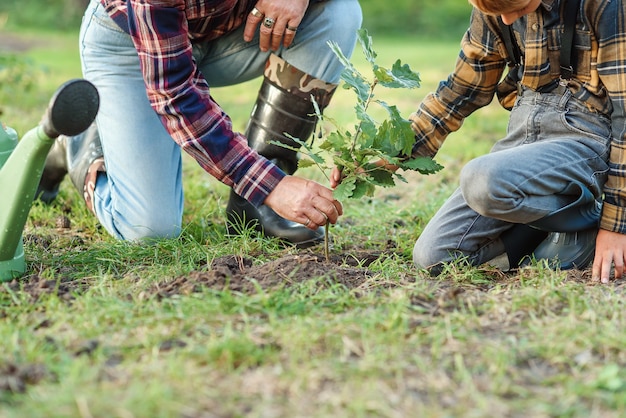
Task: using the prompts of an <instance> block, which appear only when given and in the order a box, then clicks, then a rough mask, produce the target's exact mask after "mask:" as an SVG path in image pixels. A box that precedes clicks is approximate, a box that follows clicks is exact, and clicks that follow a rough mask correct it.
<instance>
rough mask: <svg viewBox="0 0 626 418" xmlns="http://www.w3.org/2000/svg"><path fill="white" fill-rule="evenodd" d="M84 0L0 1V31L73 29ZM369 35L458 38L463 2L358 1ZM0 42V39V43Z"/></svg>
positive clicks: (465, 16) (465, 11) (465, 9)
mask: <svg viewBox="0 0 626 418" xmlns="http://www.w3.org/2000/svg"><path fill="white" fill-rule="evenodd" d="M87 1H88V0H2V1H0V30H2V29H6V30H16V29H18V28H21V29H37V30H75V29H76V28H77V27H78V25H79V24H80V19H81V16H82V13H83V10H84V8H85V5H86V4H87ZM360 3H361V6H362V8H363V16H364V24H363V26H364V27H365V28H367V29H368V31H369V32H370V33H371V34H373V35H376V34H383V33H384V34H385V35H392V36H393V35H397V36H400V35H403V36H416V37H419V38H421V39H422V40H423V39H429V38H430V39H447V40H450V39H457V38H458V39H460V37H461V35H462V34H463V32H464V31H465V29H466V27H467V24H468V22H469V14H470V10H471V7H470V5H469V3H468V2H467V1H466V0H439V1H432V0H393V1H380V0H361V1H360ZM0 42H1V40H0Z"/></svg>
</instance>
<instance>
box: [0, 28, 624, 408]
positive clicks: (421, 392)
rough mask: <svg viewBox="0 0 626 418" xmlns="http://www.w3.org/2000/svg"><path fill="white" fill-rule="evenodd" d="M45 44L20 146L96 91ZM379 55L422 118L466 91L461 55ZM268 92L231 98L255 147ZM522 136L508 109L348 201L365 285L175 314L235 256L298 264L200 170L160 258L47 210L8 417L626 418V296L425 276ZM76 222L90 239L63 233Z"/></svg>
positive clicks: (555, 278)
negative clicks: (42, 121)
mask: <svg viewBox="0 0 626 418" xmlns="http://www.w3.org/2000/svg"><path fill="white" fill-rule="evenodd" d="M38 36H39V35H38ZM45 39H46V40H47V42H48V44H47V46H46V47H45V48H42V49H31V50H28V51H27V52H26V55H25V56H26V57H28V58H29V59H30V60H32V61H30V62H31V63H32V64H29V65H33V66H34V68H43V70H42V73H41V74H40V75H39V76H38V77H40V78H38V79H37V83H36V88H33V89H32V90H30V91H28V92H27V93H26V94H23V95H13V96H12V97H11V100H9V101H8V102H6V103H2V104H1V105H0V108H1V109H2V110H3V112H4V113H3V114H2V116H1V117H2V120H3V121H4V122H6V123H8V124H9V125H11V126H13V127H15V128H16V129H18V131H20V132H24V131H25V130H26V129H29V127H32V126H34V125H35V124H36V123H37V122H38V120H39V117H40V115H41V112H42V111H43V109H45V105H46V103H47V98H48V97H49V96H50V94H52V92H53V91H54V89H55V88H56V86H57V85H59V84H60V83H62V82H63V81H64V80H65V79H67V78H73V77H75V76H78V75H79V73H77V71H78V66H79V64H78V61H77V60H76V56H75V46H74V44H75V37H74V36H73V35H58V34H46V36H45ZM374 42H375V47H376V50H377V51H378V52H379V54H380V58H379V62H380V63H381V64H384V63H386V62H393V61H395V59H396V58H398V57H401V58H402V60H403V62H408V63H409V64H410V65H411V66H412V67H413V68H414V69H416V70H418V71H419V72H420V73H421V75H422V78H423V86H422V88H421V89H419V90H417V91H414V92H412V93H411V94H406V93H402V94H401V95H399V96H395V97H387V96H385V100H387V101H388V102H390V103H394V104H397V105H398V107H399V108H400V109H401V110H402V111H403V112H404V113H406V114H408V113H410V112H412V111H413V110H414V108H415V107H416V106H417V104H418V103H419V100H420V99H421V97H423V96H424V95H425V94H426V93H427V92H428V91H430V90H432V89H433V88H434V87H435V86H436V85H437V83H438V81H439V80H440V79H442V78H444V77H445V76H446V75H447V72H448V71H449V69H451V68H452V65H453V63H454V59H455V55H456V49H457V46H458V45H457V43H439V44H436V43H423V44H422V43H420V42H419V40H415V39H392V38H389V39H375V40H374ZM73 48H74V49H73ZM56 51H58V53H57V52H56ZM71 51H74V52H71ZM61 52H62V55H60V54H61ZM356 55H358V53H357V54H356ZM59 57H63V58H62V59H60V58H59ZM356 58H358V57H355V59H356ZM61 61H62V62H63V63H64V64H63V65H62V62H61ZM256 86H257V83H255V82H251V83H246V85H242V86H236V87H233V88H229V89H215V91H214V92H213V93H214V96H215V97H216V98H218V100H219V101H220V103H221V104H222V105H223V106H224V107H225V108H226V110H227V111H228V112H230V113H231V114H232V116H233V121H234V123H235V126H237V127H238V128H239V129H242V127H243V126H244V124H245V121H246V117H247V112H248V110H247V108H249V107H250V105H251V103H252V101H253V100H254V96H255V92H256V88H257V87H256ZM390 93H391V92H390ZM350 94H351V93H350V92H348V91H340V92H339V93H338V95H337V97H336V100H335V101H334V102H333V104H332V105H331V108H330V109H329V111H328V112H332V113H333V117H335V118H336V119H339V120H341V119H340V118H345V122H346V123H350V121H351V119H350V116H351V115H352V114H353V111H352V109H351V107H352V103H353V101H352V98H351V96H350ZM379 94H380V95H381V96H383V95H385V94H386V92H381V93H379ZM505 127H506V114H505V113H504V112H503V111H501V110H500V109H498V108H497V107H496V106H494V105H492V106H489V107H488V108H485V109H483V110H481V111H480V112H478V114H476V115H474V116H472V117H471V118H470V119H469V120H468V121H467V122H466V124H465V126H464V128H463V130H462V132H461V133H457V134H453V135H452V136H451V137H450V139H449V141H448V142H447V143H446V144H445V146H444V148H443V149H442V150H441V152H440V154H439V156H438V161H439V162H440V163H442V164H443V165H444V166H445V167H446V168H445V169H444V171H443V172H441V173H439V174H437V175H436V176H429V177H417V176H411V177H410V178H409V183H408V184H406V185H400V186H398V187H397V188H395V189H390V190H383V191H381V192H380V194H379V195H377V196H376V198H374V199H361V200H359V201H348V202H344V206H345V209H346V214H345V216H344V217H343V219H342V220H341V222H340V223H339V224H338V225H336V226H334V227H333V228H332V231H331V232H332V234H333V236H334V249H333V251H334V252H336V253H338V254H340V253H342V252H346V253H350V251H352V250H353V249H354V248H355V246H358V247H359V248H362V249H365V250H368V251H372V252H376V251H379V252H381V253H382V256H381V257H379V258H378V260H376V261H374V262H373V263H372V264H371V265H369V266H368V272H369V273H368V275H367V276H366V277H365V278H364V280H363V281H361V282H360V283H359V284H358V285H355V286H349V285H345V284H342V283H338V282H335V281H333V280H332V278H329V277H326V276H324V275H320V276H319V277H314V278H311V279H309V280H298V277H297V276H298V274H301V273H302V272H298V271H296V272H292V273H291V274H292V275H291V276H288V277H286V278H285V284H284V285H283V286H278V287H276V288H272V289H267V288H264V287H263V286H261V284H260V283H258V290H257V291H255V292H241V291H236V290H232V289H230V288H228V286H226V285H224V286H223V287H216V286H204V287H203V286H199V287H198V288H194V289H192V290H190V291H186V292H179V293H176V294H172V295H166V296H164V294H163V292H162V291H163V289H165V288H166V287H167V286H168V285H170V284H171V283H172V282H174V281H176V279H178V278H181V277H187V276H189V277H192V276H191V275H192V274H194V272H198V271H202V270H206V269H207V265H208V264H210V263H211V262H212V261H214V260H217V259H219V258H220V257H223V256H225V255H231V254H234V255H237V256H239V257H248V258H249V259H251V263H253V265H255V266H261V265H263V264H264V263H267V262H270V261H272V260H276V259H278V258H280V257H282V256H284V255H285V254H297V253H298V252H297V251H295V250H285V249H283V248H282V247H280V246H279V245H277V243H276V242H274V241H272V240H267V239H260V238H258V237H255V236H253V235H244V236H241V237H234V238H225V237H224V232H225V225H224V219H225V216H224V208H225V205H226V199H227V198H228V189H227V188H226V187H225V186H223V185H221V184H219V183H218V182H217V181H215V180H213V179H211V178H209V177H208V176H207V175H206V174H205V173H203V172H202V171H201V170H200V169H199V168H198V167H197V165H196V164H195V163H193V162H192V161H191V160H189V159H187V160H186V161H185V191H186V211H185V225H186V229H185V231H184V233H183V234H182V236H181V237H180V238H179V239H174V240H166V241H162V242H159V243H157V244H155V245H152V246H139V245H134V244H130V243H124V242H116V241H114V240H113V239H111V238H110V237H108V236H107V235H106V233H104V232H103V231H102V230H101V229H100V228H99V227H98V225H97V223H96V222H95V220H94V219H93V218H92V217H91V216H89V214H88V213H87V211H86V210H85V209H84V206H83V205H82V204H81V202H80V197H79V195H78V193H77V192H75V191H74V190H73V189H72V187H71V185H70V183H69V181H67V180H66V183H64V185H63V187H62V191H61V195H60V196H59V199H58V200H57V201H56V202H55V203H54V204H53V205H51V206H44V205H41V204H35V205H34V206H33V208H32V210H31V214H30V218H29V221H28V223H27V225H26V227H25V231H24V237H25V249H26V254H27V262H28V267H29V270H28V272H27V274H26V275H25V276H24V277H23V278H22V279H21V280H19V281H16V282H14V283H5V284H4V285H2V287H3V289H2V290H1V291H0V309H1V312H0V315H1V317H2V321H0V353H1V354H0V416H2V417H41V416H46V417H100V416H106V417H111V416H119V417H133V416H134V417H173V416H178V417H240V416H246V417H413V416H415V417H460V416H463V417H494V416H501V417H598V418H599V417H602V418H604V417H620V416H624V414H626V372H625V371H624V370H626V369H625V368H624V366H625V365H626V355H625V354H624V350H623V347H624V345H625V344H626V334H624V331H623V330H624V329H626V323H625V322H626V318H625V314H624V309H623V308H624V282H623V281H618V282H615V283H612V284H611V285H608V286H597V285H592V284H590V283H588V282H586V281H585V277H586V276H584V274H583V272H570V273H568V274H566V273H565V272H554V271H551V270H549V269H547V268H545V267H544V266H542V265H533V266H532V267H529V268H526V269H523V270H521V271H520V272H518V273H517V274H512V275H504V274H501V273H499V272H497V271H495V270H492V269H489V268H482V269H479V268H468V267H466V266H463V265H462V263H459V264H458V265H452V266H450V267H449V268H448V269H447V270H446V271H445V272H444V273H443V274H442V275H441V276H439V277H437V278H430V277H427V276H426V275H424V274H423V272H420V271H416V270H415V268H414V267H413V266H412V263H411V260H410V257H411V251H412V247H413V243H414V241H415V239H416V238H417V236H418V235H419V233H420V231H421V228H423V226H424V224H425V222H426V221H427V220H428V219H429V218H430V216H432V214H433V213H434V212H435V210H436V209H437V207H438V206H439V205H440V204H441V203H442V202H443V200H444V199H445V198H446V197H447V196H448V194H449V193H450V192H451V191H452V190H453V188H454V187H455V186H456V176H457V174H458V170H459V169H460V167H461V166H462V165H463V163H464V162H466V161H467V160H468V159H470V158H472V157H473V156H475V155H479V154H482V153H484V152H487V151H488V150H489V148H490V146H491V144H492V143H493V142H494V141H495V140H496V139H497V138H498V137H499V136H500V135H501V134H502V133H503V131H504V129H505ZM303 175H307V176H311V177H313V178H316V176H319V173H316V172H315V171H314V170H311V171H305V172H304V173H303ZM320 180H321V179H320ZM60 216H68V217H69V218H70V219H71V222H72V226H71V229H69V230H68V229H59V228H57V227H56V220H57V219H58V218H59V217H60ZM193 277H198V280H199V279H200V278H201V277H200V276H193ZM192 284H193V283H192Z"/></svg>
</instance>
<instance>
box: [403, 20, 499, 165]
mask: <svg viewBox="0 0 626 418" xmlns="http://www.w3.org/2000/svg"><path fill="white" fill-rule="evenodd" d="M505 66H506V61H505V58H504V57H503V56H502V54H501V53H500V50H499V49H498V45H497V44H496V40H495V36H494V34H493V31H492V29H491V26H490V24H489V22H487V19H486V18H485V17H484V15H482V14H481V13H478V12H476V10H474V11H473V12H472V17H471V22H470V28H469V30H468V31H467V32H466V34H465V36H464V37H463V40H462V42H461V52H460V53H459V57H458V59H457V61H456V67H455V70H454V72H453V73H452V74H450V76H449V77H448V78H447V79H446V80H445V81H442V82H441V83H440V84H439V87H438V88H437V90H436V91H435V92H433V93H431V94H429V95H428V96H426V97H425V98H424V100H423V101H422V103H421V104H420V106H419V108H418V110H417V111H416V112H415V113H413V114H412V115H411V116H410V117H409V119H410V120H411V122H412V125H411V126H412V128H413V131H414V132H415V139H416V143H415V146H414V147H413V155H414V156H418V155H425V156H430V157H432V156H434V155H435V154H436V153H437V151H438V150H439V148H440V147H441V145H442V144H443V142H444V140H445V139H446V137H447V136H448V135H449V134H450V133H451V132H454V131H456V130H458V129H459V128H460V127H461V125H462V124H463V120H464V119H465V118H466V117H468V116H469V115H470V114H472V113H473V112H474V111H475V110H477V109H479V108H481V107H483V106H486V105H488V104H489V103H491V101H492V100H493V98H494V94H495V91H496V87H497V85H498V82H499V81H500V79H501V77H502V74H503V71H504V68H505Z"/></svg>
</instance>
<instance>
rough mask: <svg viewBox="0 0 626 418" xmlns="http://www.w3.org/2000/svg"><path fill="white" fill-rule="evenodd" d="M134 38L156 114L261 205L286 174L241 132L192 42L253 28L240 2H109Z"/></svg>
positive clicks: (216, 172)
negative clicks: (209, 80) (214, 94)
mask: <svg viewBox="0 0 626 418" xmlns="http://www.w3.org/2000/svg"><path fill="white" fill-rule="evenodd" d="M101 1H102V4H103V5H104V6H105V7H106V9H107V10H108V12H109V15H110V16H111V17H112V18H113V19H114V21H115V22H116V23H117V24H118V25H119V26H120V27H121V28H122V29H124V30H125V31H127V32H128V33H129V34H130V36H131V37H132V39H133V42H134V44H135V47H136V49H137V52H138V55H139V60H140V63H141V68H142V72H143V78H144V80H145V82H146V92H147V95H148V99H149V100H150V104H151V106H152V108H153V109H154V110H155V111H156V113H157V114H158V115H159V117H160V118H161V121H162V123H163V125H164V126H165V128H166V129H167V130H168V132H169V134H170V135H171V136H172V138H173V139H174V141H176V143H178V144H179V145H180V146H181V148H182V149H183V150H184V151H185V152H187V153H189V154H190V155H191V156H192V157H193V158H194V159H195V160H196V161H197V162H198V163H199V164H200V166H202V168H203V169H204V170H206V171H207V172H208V173H209V174H211V175H212V176H214V177H215V178H216V179H218V180H220V181H221V182H223V183H224V184H226V185H228V186H230V187H233V189H234V190H235V192H236V193H237V194H239V195H240V196H242V197H244V198H245V199H247V200H248V201H250V202H251V203H252V204H254V205H256V206H258V205H260V204H261V203H263V201H264V200H265V198H266V197H267V195H268V194H269V193H270V192H271V191H272V190H273V189H274V188H275V187H276V185H277V184H278V182H279V181H280V180H282V178H283V177H284V176H285V173H284V172H283V171H282V170H281V169H280V168H278V167H277V166H275V165H274V164H272V163H271V162H269V161H268V160H267V159H265V158H264V157H261V156H260V155H259V154H258V153H257V152H256V151H254V150H252V149H250V148H249V147H248V143H247V140H246V138H245V137H244V136H243V135H241V134H239V133H236V132H233V129H232V122H231V120H230V118H229V116H228V115H227V114H226V113H225V112H224V111H223V110H222V109H221V108H220V106H219V105H218V104H217V103H216V102H215V101H214V100H213V98H212V97H211V95H210V91H209V85H208V84H207V82H206V80H205V78H204V77H203V76H202V74H201V73H200V72H199V70H198V68H197V67H196V65H195V62H194V60H193V57H192V44H191V43H192V41H193V40H199V39H202V40H207V39H215V38H217V37H219V36H221V35H223V34H224V33H226V32H228V31H230V30H232V29H234V28H236V27H238V26H240V25H241V24H242V23H244V22H245V19H246V17H247V16H246V14H247V12H248V11H249V10H248V9H251V8H252V7H253V6H254V3H253V2H252V1H247V0H246V1H243V0H242V1H238V0H219V1H217V0H211V1H202V0H198V1H185V0H150V1H144V0H129V1H124V0H101Z"/></svg>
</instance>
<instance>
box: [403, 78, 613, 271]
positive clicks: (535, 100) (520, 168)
mask: <svg viewBox="0 0 626 418" xmlns="http://www.w3.org/2000/svg"><path fill="white" fill-rule="evenodd" d="M610 141H611V121H610V120H609V118H607V117H606V116H604V115H601V114H599V113H596V112H592V111H590V110H588V108H587V107H586V106H585V105H584V103H582V102H580V101H579V100H578V99H576V98H574V97H572V96H571V93H570V91H569V90H567V89H560V88H559V89H558V90H555V91H553V92H551V93H538V92H535V91H533V90H530V89H525V90H524V91H523V92H522V93H521V95H520V96H518V98H517V99H516V102H515V105H514V107H513V109H512V110H511V115H510V121H509V126H508V132H507V135H506V137H505V138H504V139H502V140H500V141H499V142H497V143H496V144H495V145H494V147H493V149H492V151H491V152H490V153H489V154H486V155H484V156H481V157H478V158H476V159H474V160H472V161H470V162H469V163H468V164H467V165H466V166H465V167H464V168H463V169H462V171H461V175H460V187H459V188H458V189H457V190H456V191H455V192H454V193H453V194H452V196H451V197H450V198H449V199H448V200H447V201H446V202H445V203H444V205H443V206H442V207H441V208H440V209H439V211H438V212H437V213H436V214H435V216H434V217H433V218H432V219H431V220H430V222H429V223H428V225H427V226H426V228H425V229H424V231H423V232H422V234H421V236H420V237H419V239H418V240H417V242H416V243H415V247H414V249H413V261H414V262H415V264H416V265H417V266H418V267H420V268H429V267H431V266H434V265H437V264H439V263H442V262H448V261H453V260H455V259H458V258H466V259H467V261H468V262H469V263H470V264H472V265H480V264H482V263H484V262H486V261H489V260H491V259H493V258H494V257H496V256H498V255H500V254H502V253H503V252H504V247H503V244H502V241H501V240H500V239H499V236H500V235H501V234H502V233H503V232H504V231H506V230H507V229H509V228H511V226H512V225H513V224H515V223H531V222H533V221H536V220H538V219H541V218H543V217H545V216H547V215H549V214H551V213H553V212H555V211H557V210H558V209H560V208H563V207H564V206H566V205H568V204H570V203H572V202H573V201H575V200H576V199H577V198H578V197H579V196H578V195H574V194H572V193H574V192H573V191H572V190H573V189H575V188H574V187H572V184H574V183H578V184H582V185H584V186H586V187H587V188H588V189H589V190H590V191H591V192H592V193H593V195H594V196H595V198H596V199H601V194H602V187H603V185H604V183H605V181H606V178H607V173H608V169H609V167H608V163H607V161H608V157H609V147H610ZM578 191H580V190H579V189H578Z"/></svg>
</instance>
